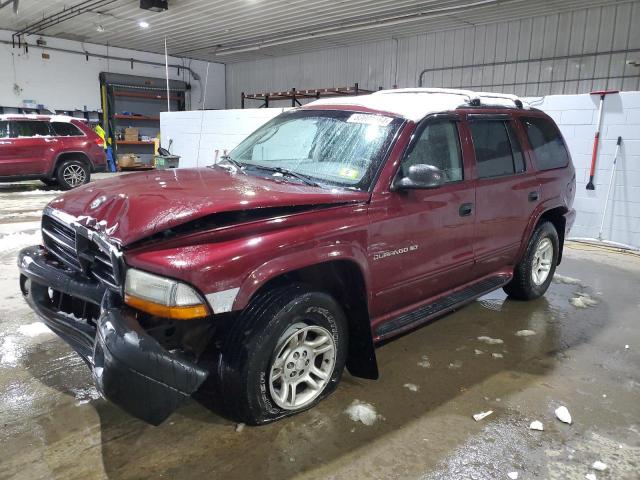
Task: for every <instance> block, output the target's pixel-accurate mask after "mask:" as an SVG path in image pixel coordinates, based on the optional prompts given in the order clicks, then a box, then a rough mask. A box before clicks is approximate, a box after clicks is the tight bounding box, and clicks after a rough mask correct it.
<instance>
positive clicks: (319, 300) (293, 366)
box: [219, 284, 347, 425]
mask: <svg viewBox="0 0 640 480" xmlns="http://www.w3.org/2000/svg"><path fill="white" fill-rule="evenodd" d="M346 355H347V327H346V318H345V315H344V312H343V311H342V308H341V307H340V305H339V304H338V303H337V302H336V301H335V300H334V299H333V297H331V296H330V295H328V294H326V293H323V292H318V291H313V290H312V289H310V288H308V287H305V286H304V285H300V284H294V285H289V286H283V287H277V288H273V289H270V290H268V291H266V292H263V293H261V294H259V295H258V296H256V298H255V299H253V300H252V301H251V303H250V304H249V305H248V306H247V307H246V309H245V310H244V311H243V312H242V313H241V314H240V316H239V317H238V318H237V319H236V321H234V324H233V327H232V328H231V331H230V332H229V333H228V334H227V335H226V338H225V341H224V345H223V348H222V356H221V368H220V369H219V373H220V378H219V381H220V387H221V388H220V391H221V392H222V395H223V396H224V403H225V405H226V408H227V411H228V413H230V414H231V415H232V416H233V417H234V418H235V419H237V420H238V421H242V422H245V423H248V424H251V425H258V424H263V423H268V422H271V421H273V420H276V419H278V418H281V417H284V416H288V415H292V414H295V413H298V412H301V411H304V410H307V409H309V408H311V407H312V406H314V405H315V404H317V403H318V402H319V401H320V400H322V399H323V398H324V397H326V396H327V395H329V394H330V393H331V392H333V391H334V390H335V389H336V387H337V385H338V382H339V381H340V378H341V376H342V371H343V369H344V365H345V361H346Z"/></svg>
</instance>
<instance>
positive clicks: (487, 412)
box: [473, 410, 493, 422]
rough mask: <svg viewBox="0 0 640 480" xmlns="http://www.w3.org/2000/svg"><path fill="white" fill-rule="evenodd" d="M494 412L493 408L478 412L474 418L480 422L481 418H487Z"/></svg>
mask: <svg viewBox="0 0 640 480" xmlns="http://www.w3.org/2000/svg"><path fill="white" fill-rule="evenodd" d="M492 413H493V410H488V411H486V412H480V413H476V414H475V415H474V416H473V419H474V420H475V421H476V422H479V421H480V420H482V419H483V418H487V417H488V416H489V415H491V414H492Z"/></svg>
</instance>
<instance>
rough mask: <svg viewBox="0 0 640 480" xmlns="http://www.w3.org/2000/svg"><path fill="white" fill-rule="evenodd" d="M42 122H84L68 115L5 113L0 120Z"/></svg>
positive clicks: (0, 116)
mask: <svg viewBox="0 0 640 480" xmlns="http://www.w3.org/2000/svg"><path fill="white" fill-rule="evenodd" d="M9 119H12V120H16V119H17V120H20V119H23V120H42V121H48V122H70V121H71V120H84V119H83V118H76V117H70V116H68V115H50V114H46V113H4V114H2V115H0V120H9Z"/></svg>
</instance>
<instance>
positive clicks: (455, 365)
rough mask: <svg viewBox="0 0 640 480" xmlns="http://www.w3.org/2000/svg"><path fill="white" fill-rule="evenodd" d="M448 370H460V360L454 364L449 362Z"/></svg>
mask: <svg viewBox="0 0 640 480" xmlns="http://www.w3.org/2000/svg"><path fill="white" fill-rule="evenodd" d="M449 368H450V369H451V370H457V369H458V368H462V362H461V361H460V360H456V361H455V362H451V363H450V364H449Z"/></svg>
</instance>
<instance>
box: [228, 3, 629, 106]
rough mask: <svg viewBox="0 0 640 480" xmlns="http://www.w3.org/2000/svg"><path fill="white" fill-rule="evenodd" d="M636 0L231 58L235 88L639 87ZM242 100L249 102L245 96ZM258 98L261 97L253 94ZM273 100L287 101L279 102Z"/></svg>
mask: <svg viewBox="0 0 640 480" xmlns="http://www.w3.org/2000/svg"><path fill="white" fill-rule="evenodd" d="M628 60H640V1H638V0H635V1H631V2H628V3H621V4H616V5H611V6H605V7H598V8H590V9H583V10H575V11H572V12H567V13H561V14H556V15H548V16H544V17H535V18H527V19H522V20H516V21H509V22H503V23H495V24H489V25H479V26H472V27H469V28H464V29H458V30H450V31H446V32H435V33H428V34H424V35H417V36H412V37H407V38H399V39H394V40H385V41H381V42H375V43H369V44H362V45H355V46H350V47H342V48H334V49H329V50H321V51H317V52H313V53H307V54H301V55H290V56H286V57H274V58H271V59H264V60H256V61H251V62H242V63H235V64H229V65H227V107H228V108H238V107H239V106H240V94H241V92H243V91H244V92H247V93H254V92H263V91H277V90H285V89H288V88H292V87H295V88H298V89H304V88H323V87H334V86H346V85H352V84H354V83H355V82H358V83H359V84H360V86H361V87H363V88H370V89H376V88H377V87H379V86H383V87H385V88H391V87H393V86H394V85H397V86H398V87H415V86H418V85H419V78H420V72H422V71H423V70H426V71H425V73H424V74H423V82H422V85H423V86H427V87H453V88H472V89H483V90H489V91H501V92H508V93H516V94H518V95H523V96H524V95H527V96H537V95H546V94H552V93H555V94H561V93H567V94H572V93H586V92H589V91H591V90H594V89H601V88H611V89H622V90H640V68H639V67H634V66H631V65H627V61H628ZM247 106H250V105H249V104H247ZM256 106H257V104H256ZM273 106H284V104H282V102H279V103H275V104H274V105H273Z"/></svg>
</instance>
